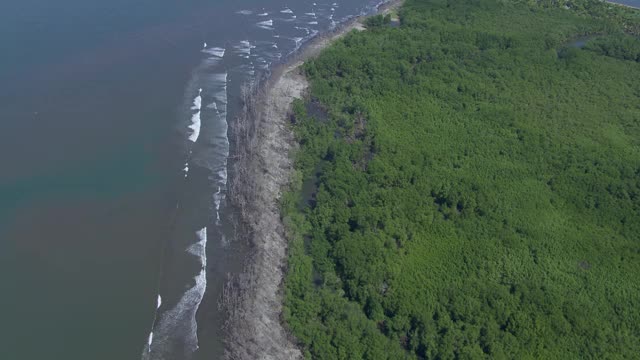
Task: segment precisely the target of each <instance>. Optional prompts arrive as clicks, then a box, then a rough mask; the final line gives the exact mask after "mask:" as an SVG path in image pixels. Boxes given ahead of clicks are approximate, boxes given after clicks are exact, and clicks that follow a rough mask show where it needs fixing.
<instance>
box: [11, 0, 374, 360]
mask: <svg viewBox="0 0 640 360" xmlns="http://www.w3.org/2000/svg"><path fill="white" fill-rule="evenodd" d="M370 3H371V2H370V1H367V0H348V1H338V2H337V5H333V2H317V4H315V5H314V2H313V1H307V0H305V1H299V2H296V3H295V4H288V5H289V7H288V8H287V7H286V2H285V1H281V0H269V1H257V0H251V1H249V0H242V1H237V0H236V1H230V0H219V1H212V0H206V1H205V0H188V1H177V0H154V1H150V0H139V1H135V2H131V1H124V0H112V1H98V0H82V1H80V0H61V1H50V0H21V1H15V0H9V1H5V2H3V5H2V7H1V9H0V49H1V51H0V54H1V55H0V169H1V170H0V284H2V291H1V293H0V294H1V295H0V308H1V309H2V310H3V317H2V324H3V326H2V327H1V328H0V359H8V360H23V359H25V360H31V359H38V360H39V359H54V360H55V359H61V360H75V359H82V360H85V359H92V360H101V359H105V360H120V359H122V360H126V359H140V358H141V354H143V356H144V357H145V358H150V359H172V360H179V359H183V358H185V359H186V358H190V357H193V355H194V354H195V357H196V358H208V359H211V358H217V357H219V355H220V354H221V351H222V340H223V337H224V332H223V330H222V326H221V324H222V321H223V315H222V314H220V313H219V311H218V309H217V302H218V300H219V299H220V294H221V292H222V287H223V285H224V281H225V279H226V276H227V274H228V273H234V272H238V271H240V270H241V268H242V267H241V265H242V263H243V261H244V260H245V259H244V255H245V252H246V249H244V248H243V246H242V244H236V243H234V241H233V232H232V231H231V230H230V228H229V224H230V218H231V217H232V216H233V211H232V209H230V208H228V206H227V204H226V202H225V193H226V181H227V180H226V178H227V170H226V168H227V165H228V164H227V158H228V155H229V142H228V140H227V138H226V133H227V125H226V123H227V120H228V119H231V118H232V116H233V115H234V112H235V111H237V108H238V93H239V89H240V86H241V85H242V84H243V83H246V82H247V81H252V79H254V78H255V77H256V76H258V74H259V73H260V72H261V71H266V70H267V69H268V68H269V65H270V64H271V63H274V62H277V61H279V59H282V58H285V57H286V56H287V54H289V53H290V52H292V51H294V50H295V49H296V48H297V47H298V46H300V45H301V44H302V43H303V42H304V41H305V40H306V39H308V38H310V37H311V36H312V35H313V34H315V33H316V32H317V31H323V30H326V29H328V28H330V27H331V26H332V21H340V20H342V19H344V18H345V17H346V16H348V15H353V14H357V13H359V12H361V11H363V10H366V9H367V7H366V6H365V5H371V4H370ZM263 13H266V14H267V15H262V14H263ZM205 42H206V43H207V47H206V49H204V50H206V51H204V52H203V51H202V50H203V43H205ZM223 52H224V54H222V53H223ZM199 89H202V96H201V101H202V104H201V106H199V107H197V109H196V108H195V107H194V106H195V105H194V100H195V98H196V97H197V96H198V91H199ZM196 113H197V114H199V116H200V120H201V123H200V126H199V128H198V130H199V131H198V133H199V134H198V135H199V136H197V139H196V137H195V136H194V132H193V131H192V130H189V129H188V126H195V125H193V123H192V117H193V116H194V114H196ZM190 137H192V140H195V141H191V140H190V139H189V138H190ZM231 148H232V145H231ZM185 162H187V163H188V168H189V171H188V176H187V177H185V172H184V171H183V168H184V167H185ZM229 176H233V174H229ZM205 228H206V230H205V231H206V235H207V236H205V237H204V239H205V240H206V241H205V242H204V244H206V251H205V250H204V247H202V249H201V248H199V247H198V246H200V245H202V244H203V242H202V240H203V232H202V231H203V230H202V229H205ZM200 249H201V250H203V253H202V254H200V253H199V252H198V251H200ZM196 253H197V254H198V255H195V254H196ZM204 255H206V256H204ZM204 260H206V262H205V261H204ZM205 263H206V266H205ZM201 272H202V274H206V276H199V274H201ZM203 280H206V283H203V282H202V281H203ZM205 288H206V292H204V289H205ZM158 295H162V306H161V307H160V308H159V309H156V307H157V297H158ZM156 310H157V311H156ZM196 312H197V313H196ZM196 314H197V316H196ZM196 320H197V321H196ZM196 325H197V326H196ZM150 331H153V332H154V337H153V342H152V346H151V347H149V346H148V344H147V343H148V340H149V333H150ZM196 334H197V338H195V335H196ZM194 341H195V343H194ZM193 344H195V347H196V348H198V350H197V351H195V353H194V351H193V350H194V346H193ZM150 349H151V350H152V351H149V350H150Z"/></svg>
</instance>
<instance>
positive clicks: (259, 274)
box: [222, 0, 402, 360]
mask: <svg viewBox="0 0 640 360" xmlns="http://www.w3.org/2000/svg"><path fill="white" fill-rule="evenodd" d="M401 3H402V0H394V1H390V2H387V3H386V4H384V5H382V6H380V7H379V8H378V13H385V12H388V11H391V9H394V8H396V7H398V6H399V5H400V4H401ZM362 20H363V17H356V18H354V19H352V20H350V21H348V22H346V23H344V24H342V25H341V26H339V27H338V28H337V29H335V30H334V31H333V32H330V33H328V34H325V35H322V36H319V37H316V38H315V39H313V40H312V41H310V42H309V43H307V44H306V45H305V46H304V47H303V49H301V51H299V52H298V53H297V54H296V55H295V56H293V57H292V58H291V59H290V60H289V61H288V62H287V63H285V64H283V65H281V66H278V67H276V68H275V69H274V71H273V72H272V75H271V77H270V78H269V79H268V80H267V81H266V83H265V84H264V86H263V88H262V90H255V89H254V91H253V92H255V93H256V94H257V96H256V97H255V98H254V99H253V100H252V101H245V102H247V105H246V109H245V110H246V111H245V112H246V117H245V119H239V120H237V121H236V124H235V128H234V133H235V136H236V141H237V143H238V144H239V145H238V146H237V147H238V155H237V157H238V158H237V160H236V165H235V169H234V170H235V171H234V173H235V176H236V179H235V181H234V182H233V184H232V188H233V187H235V189H232V193H231V195H232V197H233V198H234V199H233V201H234V203H235V204H236V206H238V207H239V208H240V213H241V214H242V216H241V217H242V219H240V220H241V224H240V226H239V229H241V231H240V234H239V235H242V236H243V237H244V238H246V239H247V241H248V242H249V244H250V246H251V250H250V252H251V254H250V255H249V259H248V261H247V263H246V265H245V272H244V274H242V275H241V276H239V277H236V278H230V279H229V281H228V284H227V286H226V288H225V295H224V301H223V304H222V306H224V307H225V308H226V310H227V311H228V314H229V319H228V323H227V338H226V340H225V344H226V350H225V358H226V359H242V360H244V359H278V360H285V359H300V358H302V354H301V352H300V350H299V349H298V347H297V346H296V343H295V339H293V338H292V337H291V335H290V334H289V333H288V331H287V330H286V328H285V326H284V324H283V323H282V320H281V313H282V285H283V279H284V275H285V271H286V260H287V258H286V255H287V239H286V238H285V235H284V233H285V232H284V226H283V224H282V222H281V217H280V209H279V205H278V201H279V199H280V197H281V195H282V192H283V191H284V190H285V189H286V187H287V185H288V182H289V178H290V175H291V173H292V171H293V162H292V159H291V156H290V154H291V151H292V149H294V147H295V146H296V144H295V142H294V138H293V134H292V133H291V129H290V122H289V115H290V111H291V103H292V101H293V100H294V99H296V98H302V97H303V96H304V95H305V93H306V91H307V87H308V82H307V80H306V79H305V77H304V75H303V74H302V72H301V69H300V66H301V65H302V64H303V63H304V61H305V60H307V59H309V58H312V57H314V56H317V55H318V53H319V52H320V51H321V50H322V49H324V48H325V47H326V46H328V45H329V44H331V43H332V42H333V41H335V40H337V39H339V38H340V37H342V36H344V35H345V34H347V33H348V32H350V31H352V30H364V27H363V26H362ZM253 119H255V120H253ZM252 120H253V121H252Z"/></svg>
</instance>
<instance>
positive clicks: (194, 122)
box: [189, 111, 200, 142]
mask: <svg viewBox="0 0 640 360" xmlns="http://www.w3.org/2000/svg"><path fill="white" fill-rule="evenodd" d="M189 129H191V134H190V135H189V140H190V141H192V142H196V141H198V137H199V136H200V111H198V112H196V113H195V114H193V115H191V125H189Z"/></svg>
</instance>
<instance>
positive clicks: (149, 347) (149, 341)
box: [147, 331, 153, 352]
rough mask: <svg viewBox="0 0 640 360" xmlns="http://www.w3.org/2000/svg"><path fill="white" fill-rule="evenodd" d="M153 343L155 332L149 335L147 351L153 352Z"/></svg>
mask: <svg viewBox="0 0 640 360" xmlns="http://www.w3.org/2000/svg"><path fill="white" fill-rule="evenodd" d="M152 342H153V331H152V332H150V333H149V339H148V340H147V351H148V352H151V343H152Z"/></svg>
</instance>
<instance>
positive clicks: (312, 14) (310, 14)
mask: <svg viewBox="0 0 640 360" xmlns="http://www.w3.org/2000/svg"><path fill="white" fill-rule="evenodd" d="M304 14H305V15H308V16H313V17H316V13H314V12H308V13H304Z"/></svg>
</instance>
